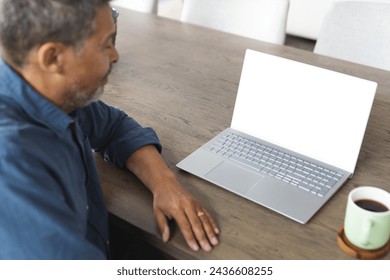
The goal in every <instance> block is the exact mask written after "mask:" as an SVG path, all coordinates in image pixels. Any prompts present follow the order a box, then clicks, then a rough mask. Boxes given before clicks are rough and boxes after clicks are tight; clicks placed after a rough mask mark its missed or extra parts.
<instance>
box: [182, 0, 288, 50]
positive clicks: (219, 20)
mask: <svg viewBox="0 0 390 280" xmlns="http://www.w3.org/2000/svg"><path fill="white" fill-rule="evenodd" d="M288 8H289V0H184V4H183V9H182V14H181V21H183V22H188V23H193V24H196V25H200V26H203V27H208V28H212V29H216V30H220V31H224V32H228V33H233V34H236V35H240V36H244V37H249V38H252V39H257V40H262V41H267V42H271V43H275V44H283V43H284V40H285V37H286V22H287V13H288Z"/></svg>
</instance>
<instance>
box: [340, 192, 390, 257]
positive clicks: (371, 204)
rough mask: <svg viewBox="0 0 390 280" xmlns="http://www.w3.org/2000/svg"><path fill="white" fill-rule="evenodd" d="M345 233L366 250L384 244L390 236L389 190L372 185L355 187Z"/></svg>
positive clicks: (347, 211) (346, 215) (348, 206)
mask: <svg viewBox="0 0 390 280" xmlns="http://www.w3.org/2000/svg"><path fill="white" fill-rule="evenodd" d="M344 233H345V236H346V237H347V238H348V240H349V241H350V242H351V243H352V244H353V245H355V246H356V247H358V248H361V249H364V250H375V249H379V248H381V247H383V246H385V245H386V244H387V242H389V239H390V193H388V192H387V191H385V190H383V189H380V188H376V187H369V186H362V187H358V188H355V189H353V190H352V191H351V192H350V193H349V195H348V202H347V209H346V213H345V222H344Z"/></svg>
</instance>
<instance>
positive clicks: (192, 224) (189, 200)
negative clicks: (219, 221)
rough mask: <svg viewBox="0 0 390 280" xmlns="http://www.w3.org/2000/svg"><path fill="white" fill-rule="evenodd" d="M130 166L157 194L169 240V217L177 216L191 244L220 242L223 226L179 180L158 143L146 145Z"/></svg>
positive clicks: (162, 228) (161, 224)
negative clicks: (218, 225) (169, 166)
mask: <svg viewBox="0 0 390 280" xmlns="http://www.w3.org/2000/svg"><path fill="white" fill-rule="evenodd" d="M127 167H128V168H129V170H130V171H132V172H133V173H134V174H135V175H136V176H137V177H138V178H139V179H140V180H141V181H142V182H143V183H144V184H145V186H146V187H148V188H149V189H150V190H151V191H152V193H153V196H154V203H153V207H154V215H155V217H156V220H157V224H158V227H159V229H160V232H161V234H162V239H163V241H164V242H167V241H168V240H169V238H170V235H171V234H170V229H169V226H168V219H174V220H175V221H176V223H177V225H178V226H179V228H180V231H181V232H182V234H183V236H184V238H185V240H186V242H187V244H188V246H189V247H190V248H191V249H192V250H194V251H197V250H199V246H200V247H201V248H202V249H203V250H204V251H207V252H208V251H210V250H212V248H213V246H216V245H217V244H218V242H219V241H218V238H217V235H218V233H219V229H218V227H217V225H216V223H215V221H214V220H213V218H212V217H211V215H210V214H209V213H208V212H207V211H206V210H205V209H204V208H203V207H202V206H201V205H200V203H199V202H198V201H197V200H196V199H195V198H194V197H192V196H191V195H190V194H189V193H188V192H187V191H186V190H185V189H184V188H183V187H182V186H181V184H180V183H179V181H178V180H177V178H176V176H175V175H174V174H173V173H172V171H171V170H169V168H168V167H167V165H166V164H165V162H164V161H163V159H162V158H161V156H160V154H159V153H158V152H157V150H156V148H155V147H154V146H145V147H143V148H141V149H139V150H138V151H136V152H135V153H134V154H132V155H131V156H130V157H129V159H128V161H127Z"/></svg>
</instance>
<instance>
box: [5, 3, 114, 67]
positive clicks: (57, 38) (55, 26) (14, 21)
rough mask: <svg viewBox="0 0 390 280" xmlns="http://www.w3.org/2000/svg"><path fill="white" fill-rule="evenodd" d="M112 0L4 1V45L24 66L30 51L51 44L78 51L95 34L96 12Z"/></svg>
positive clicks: (15, 62) (11, 56)
mask: <svg viewBox="0 0 390 280" xmlns="http://www.w3.org/2000/svg"><path fill="white" fill-rule="evenodd" d="M109 1H110V0H2V2H3V3H2V9H1V14H0V44H1V48H2V50H3V52H4V54H5V55H6V56H7V58H8V59H9V60H10V62H12V63H14V64H15V65H16V66H19V67H22V66H23V65H24V64H25V62H26V57H27V54H28V53H29V51H31V50H32V49H33V48H34V47H37V46H40V45H42V44H44V43H47V42H59V43H63V44H64V45H67V46H71V47H74V48H77V47H79V46H82V45H83V43H84V41H85V40H86V39H87V38H88V37H90V36H91V35H93V34H94V32H95V26H94V24H93V23H94V20H95V17H96V10H97V8H100V7H101V6H103V5H105V4H108V2H109Z"/></svg>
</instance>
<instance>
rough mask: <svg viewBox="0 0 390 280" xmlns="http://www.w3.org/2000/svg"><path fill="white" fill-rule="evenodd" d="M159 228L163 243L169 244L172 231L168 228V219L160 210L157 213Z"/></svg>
mask: <svg viewBox="0 0 390 280" xmlns="http://www.w3.org/2000/svg"><path fill="white" fill-rule="evenodd" d="M155 216H156V221H157V226H158V228H159V230H160V233H161V237H162V240H163V242H168V240H169V237H170V230H169V226H168V221H167V217H166V216H165V215H164V213H163V212H161V211H160V210H156V211H155Z"/></svg>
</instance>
